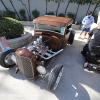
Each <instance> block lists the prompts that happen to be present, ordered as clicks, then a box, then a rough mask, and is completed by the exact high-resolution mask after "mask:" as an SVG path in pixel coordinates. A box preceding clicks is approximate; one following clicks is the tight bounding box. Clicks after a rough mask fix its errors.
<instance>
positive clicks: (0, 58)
mask: <svg viewBox="0 0 100 100" xmlns="http://www.w3.org/2000/svg"><path fill="white" fill-rule="evenodd" d="M14 52H15V49H10V50H8V51H6V52H3V53H2V54H1V55H0V64H1V66H2V67H4V68H11V67H13V66H15V63H14V62H13V61H12V60H11V56H12V55H14Z"/></svg>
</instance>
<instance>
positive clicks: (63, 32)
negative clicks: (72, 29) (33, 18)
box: [34, 23, 66, 35]
mask: <svg viewBox="0 0 100 100" xmlns="http://www.w3.org/2000/svg"><path fill="white" fill-rule="evenodd" d="M36 25H37V23H35V24H34V30H43V31H51V32H55V33H58V34H60V35H64V34H65V28H66V27H60V31H59V30H50V29H43V28H41V29H38V28H36ZM40 25H46V26H52V27H58V26H53V25H47V24H40ZM61 28H63V31H62V32H61ZM57 31H58V32H57Z"/></svg>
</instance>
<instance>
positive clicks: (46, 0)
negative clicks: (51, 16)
mask: <svg viewBox="0 0 100 100" xmlns="http://www.w3.org/2000/svg"><path fill="white" fill-rule="evenodd" d="M45 2H46V11H45V14H47V9H48V8H47V7H48V2H50V0H45Z"/></svg>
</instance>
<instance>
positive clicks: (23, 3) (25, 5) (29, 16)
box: [19, 0, 31, 20]
mask: <svg viewBox="0 0 100 100" xmlns="http://www.w3.org/2000/svg"><path fill="white" fill-rule="evenodd" d="M19 1H20V2H21V3H22V5H24V6H25V9H26V12H27V15H28V17H29V19H30V20H31V17H30V14H29V12H28V9H27V7H26V4H24V3H23V1H22V0H19Z"/></svg>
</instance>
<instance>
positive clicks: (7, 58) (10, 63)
mask: <svg viewBox="0 0 100 100" xmlns="http://www.w3.org/2000/svg"><path fill="white" fill-rule="evenodd" d="M12 55H14V53H9V54H8V55H7V56H6V57H5V59H4V62H5V64H7V65H13V64H14V62H13V61H12V60H11V56H12Z"/></svg>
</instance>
